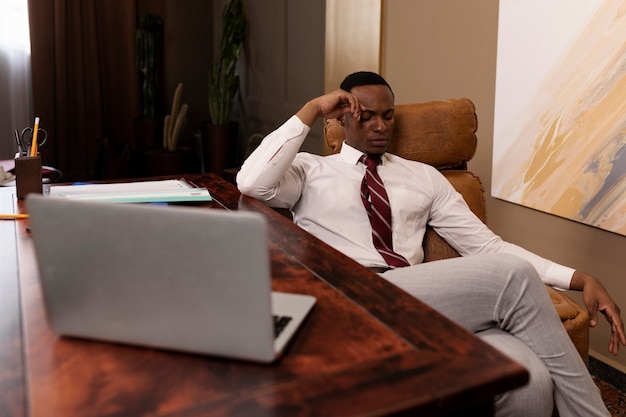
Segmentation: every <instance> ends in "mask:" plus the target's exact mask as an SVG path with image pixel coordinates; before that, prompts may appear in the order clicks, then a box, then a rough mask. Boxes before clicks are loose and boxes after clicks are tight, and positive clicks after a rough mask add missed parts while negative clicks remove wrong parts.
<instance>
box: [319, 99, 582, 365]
mask: <svg viewBox="0 0 626 417" xmlns="http://www.w3.org/2000/svg"><path fill="white" fill-rule="evenodd" d="M477 128H478V122H477V117H476V111H475V107H474V104H473V103H472V102H471V101H470V100H469V99H466V98H461V99H451V100H442V101H432V102H426V103H415V104H399V105H396V107H395V129H394V133H393V137H392V141H391V143H390V145H389V148H388V152H390V153H393V154H396V155H399V156H402V157H404V158H407V159H411V160H416V161H421V162H425V163H427V164H430V165H433V166H435V167H436V168H438V169H439V170H440V171H441V172H442V173H443V175H445V176H446V178H447V179H448V180H449V181H450V182H451V183H452V185H453V186H454V188H456V190H457V191H458V192H459V193H461V195H462V196H463V197H464V198H465V200H466V201H467V203H468V205H469V207H470V209H471V210H472V211H473V212H474V213H475V214H476V215H477V216H478V217H479V218H480V219H481V220H482V221H483V222H485V223H486V221H487V215H486V205H485V190H484V188H483V185H482V183H481V181H480V179H479V178H478V177H477V176H476V175H474V174H472V173H471V172H470V171H468V170H467V162H468V161H469V160H471V159H472V157H473V156H474V154H475V152H476V144H477V139H476V130H477ZM324 138H325V152H326V154H331V153H336V152H338V151H339V149H340V148H341V144H342V142H343V128H342V127H341V126H340V125H339V123H338V122H337V121H336V120H334V119H327V120H325V122H324ZM424 254H425V262H428V261H433V260H437V259H445V258H450V257H455V256H459V254H458V252H456V251H455V250H454V249H453V248H452V247H451V246H449V245H448V244H447V243H446V242H445V241H444V240H443V239H442V238H441V237H439V235H437V233H436V232H435V231H434V230H432V229H429V230H427V232H426V236H425V239H424ZM546 290H547V291H548V293H549V295H550V297H551V298H552V301H553V302H554V306H555V308H556V310H557V312H558V314H559V316H560V318H561V321H562V322H563V325H564V326H565V328H566V330H567V332H568V334H569V335H570V337H571V339H572V341H573V342H574V345H575V346H576V348H577V349H578V352H579V353H580V355H581V357H582V358H583V360H584V361H585V363H588V352H589V315H588V314H587V312H586V311H585V310H584V309H582V308H581V307H580V306H579V305H578V304H576V303H575V302H574V301H573V300H572V299H571V298H569V297H568V296H567V295H566V294H565V293H563V292H560V291H557V290H555V289H553V288H551V287H548V286H546Z"/></svg>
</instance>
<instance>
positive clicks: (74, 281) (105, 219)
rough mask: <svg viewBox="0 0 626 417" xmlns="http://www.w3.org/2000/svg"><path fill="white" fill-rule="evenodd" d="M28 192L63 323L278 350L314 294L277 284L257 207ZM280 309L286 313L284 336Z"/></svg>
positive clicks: (233, 351)
mask: <svg viewBox="0 0 626 417" xmlns="http://www.w3.org/2000/svg"><path fill="white" fill-rule="evenodd" d="M26 204H27V210H28V213H29V214H30V226H31V233H32V238H33V239H34V244H35V251H36V256H37V262H38V265H39V273H40V279H41V285H42V289H43V295H44V301H45V306H46V313H47V317H48V320H49V322H50V324H51V326H52V327H53V329H54V330H55V331H56V332H57V333H59V334H61V335H65V336H72V337H80V338H89V339H96V340H101V341H108V342H118V343H126V344H134V345H141V346H149V347H155V348H162V349H171V350H179V351H185V352H193V353H200V354H209V355H216V356H224V357H229V358H236V359H244V360H250V361H258V362H271V361H273V360H275V359H276V358H277V357H279V356H280V354H281V353H282V351H283V350H284V348H285V347H286V345H287V344H288V342H289V340H290V339H291V337H292V336H293V334H294V332H295V331H296V330H297V328H298V327H299V326H300V324H301V323H302V322H303V320H304V318H305V316H306V315H307V314H308V312H309V311H310V310H311V308H312V307H313V305H314V303H315V298H313V297H311V296H307V295H297V294H285V293H277V292H272V291H271V281H270V261H269V251H268V244H267V237H266V222H265V219H264V218H263V217H262V216H261V215H260V214H258V213H252V212H227V211H224V210H211V209H200V208H191V207H181V206H157V205H149V204H148V205H144V204H140V205H135V204H112V203H93V202H91V203H88V202H77V201H72V200H68V199H63V198H52V197H50V198H48V197H42V196H40V195H29V196H28V198H27V201H26ZM275 316H280V317H290V318H288V319H284V321H286V325H284V328H283V329H282V332H280V334H279V335H278V336H277V337H275V333H276V330H275V318H274V317H275Z"/></svg>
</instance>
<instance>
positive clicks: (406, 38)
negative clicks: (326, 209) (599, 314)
mask: <svg viewBox="0 0 626 417" xmlns="http://www.w3.org/2000/svg"><path fill="white" fill-rule="evenodd" d="M382 13H383V23H382V31H383V34H382V44H381V50H382V57H381V68H382V73H383V75H384V76H385V77H386V78H387V80H388V81H389V82H390V83H391V85H392V86H393V88H394V92H395V94H396V102H397V103H407V102H416V101H417V102H419V101H427V100H435V99H445V98H453V97H468V98H470V99H472V100H473V101H474V103H475V104H476V109H477V114H478V140H479V145H478V151H477V153H476V156H475V158H474V159H473V161H472V162H471V164H470V169H472V170H473V171H474V172H475V173H477V174H478V175H479V176H480V177H481V178H482V180H483V182H484V184H485V188H486V190H487V194H488V197H487V207H488V223H489V225H490V226H491V228H492V229H493V230H494V231H496V232H497V233H498V234H500V235H501V236H502V237H504V238H505V239H507V240H509V241H511V242H514V243H517V244H520V245H522V246H524V247H526V248H527V249H530V250H532V251H534V252H536V253H538V254H540V255H542V256H545V257H547V258H550V259H553V260H555V261H557V262H560V263H563V264H566V265H569V266H572V267H574V268H577V269H580V270H584V271H586V272H590V273H593V274H595V275H596V276H598V277H599V278H600V279H601V280H602V282H603V283H604V285H605V286H606V287H607V289H608V290H609V291H610V292H611V294H612V295H613V297H614V298H615V300H616V301H617V302H618V304H619V305H620V306H621V307H622V308H623V309H624V310H625V311H626V283H625V282H624V279H625V277H624V272H625V270H626V237H624V236H619V235H616V234H613V233H610V232H606V231H603V230H600V229H596V228H593V227H590V226H586V225H583V224H580V223H576V222H573V221H569V220H565V219H562V218H559V217H556V216H552V215H549V214H545V213H541V212H538V211H535V210H532V209H528V208H525V207H522V206H518V205H515V204H511V203H507V202H505V201H501V200H497V199H494V198H491V197H490V196H489V194H490V188H491V152H492V151H491V150H492V144H493V115H494V96H495V71H496V43H497V31H498V2H497V1H494V0H420V1H419V2H416V1H414V0H384V1H383V10H382ZM573 298H575V299H576V300H578V301H579V302H580V301H581V298H580V295H579V294H578V293H574V294H573ZM623 316H624V317H626V315H623ZM609 334H610V329H609V326H608V325H607V324H606V321H605V320H604V319H601V324H600V325H599V326H598V327H597V328H596V329H592V330H591V350H592V354H593V356H595V357H596V358H598V359H601V360H603V361H605V362H607V363H609V364H611V365H613V366H615V367H617V368H619V369H621V370H623V371H624V370H626V349H622V353H620V355H619V356H618V357H613V356H612V355H610V354H609V353H607V346H608V341H609Z"/></svg>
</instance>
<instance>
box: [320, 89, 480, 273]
mask: <svg viewBox="0 0 626 417" xmlns="http://www.w3.org/2000/svg"><path fill="white" fill-rule="evenodd" d="M477 129H478V122H477V117H476V110H475V107H474V103H472V101H471V100H469V99H466V98H460V99H450V100H440V101H430V102H425V103H413V104H398V105H396V106H395V128H394V132H393V136H392V138H391V142H390V144H389V148H388V152H389V153H393V154H395V155H398V156H401V157H403V158H406V159H411V160H415V161H420V162H424V163H427V164H430V165H433V166H434V167H436V168H438V169H439V170H441V172H442V173H443V175H445V176H446V178H447V179H448V180H449V181H450V182H451V183H452V185H453V186H454V188H455V189H456V190H457V191H458V192H459V193H461V195H462V196H463V198H464V199H465V201H466V202H467V204H468V206H469V207H470V209H471V210H472V211H473V212H474V214H476V215H477V216H478V217H479V218H480V219H481V220H482V221H483V222H486V219H487V217H486V205H485V193H484V188H483V185H482V183H481V181H480V179H479V178H478V177H477V176H475V175H474V174H472V173H471V172H469V171H467V162H468V161H469V160H471V159H472V158H473V157H474V154H475V152H476V144H477V139H476V130H477ZM324 139H325V152H326V154H332V153H337V152H339V150H340V149H341V144H342V143H343V127H342V126H341V125H340V124H339V122H338V121H337V120H334V119H326V120H325V121H324ZM424 256H425V258H424V260H425V261H431V260H437V259H443V258H450V257H454V256H459V254H458V253H457V252H456V251H455V250H454V249H453V248H452V247H450V246H449V245H448V244H447V243H446V242H445V241H444V240H443V239H442V238H441V237H439V235H437V234H436V233H435V232H434V231H433V230H432V229H430V228H429V229H428V230H427V232H426V237H425V239H424Z"/></svg>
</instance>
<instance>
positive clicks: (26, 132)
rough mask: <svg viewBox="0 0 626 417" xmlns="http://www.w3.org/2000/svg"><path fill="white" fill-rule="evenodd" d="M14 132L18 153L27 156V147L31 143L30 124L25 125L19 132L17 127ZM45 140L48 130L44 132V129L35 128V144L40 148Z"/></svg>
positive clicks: (31, 132) (28, 147) (31, 131)
mask: <svg viewBox="0 0 626 417" xmlns="http://www.w3.org/2000/svg"><path fill="white" fill-rule="evenodd" d="M14 134H15V141H16V142H17V147H18V148H19V152H20V154H21V155H22V156H27V155H28V152H29V149H30V147H31V146H32V144H33V143H32V142H33V128H32V127H30V126H29V127H25V128H24V129H23V130H22V133H19V132H18V131H17V129H15V132H14ZM47 140H48V132H46V131H45V130H44V129H37V146H38V147H40V148H41V147H42V146H43V145H44V144H45V143H46V141H47Z"/></svg>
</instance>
